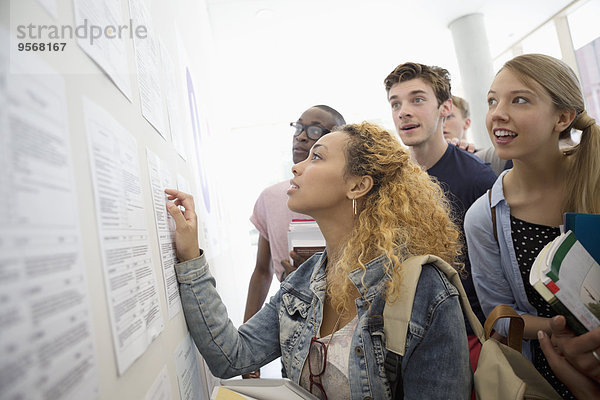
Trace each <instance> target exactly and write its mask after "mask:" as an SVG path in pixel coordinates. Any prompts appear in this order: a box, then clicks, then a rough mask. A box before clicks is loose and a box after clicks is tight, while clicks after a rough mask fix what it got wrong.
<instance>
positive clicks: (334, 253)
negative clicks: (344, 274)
mask: <svg viewBox="0 0 600 400" xmlns="http://www.w3.org/2000/svg"><path fill="white" fill-rule="evenodd" d="M346 214H348V215H346ZM314 218H315V220H316V221H317V224H318V225H319V229H320V230H321V233H322V234H323V237H324V238H325V243H326V248H327V259H328V261H327V263H328V264H329V265H332V264H333V263H335V262H336V261H338V260H339V259H340V258H341V257H342V252H343V250H344V246H345V245H346V243H347V242H348V238H349V237H350V233H351V232H352V228H353V226H354V217H353V216H352V214H351V213H348V212H344V213H343V215H342V216H340V215H336V214H334V213H327V214H326V215H323V216H315V217H314Z"/></svg>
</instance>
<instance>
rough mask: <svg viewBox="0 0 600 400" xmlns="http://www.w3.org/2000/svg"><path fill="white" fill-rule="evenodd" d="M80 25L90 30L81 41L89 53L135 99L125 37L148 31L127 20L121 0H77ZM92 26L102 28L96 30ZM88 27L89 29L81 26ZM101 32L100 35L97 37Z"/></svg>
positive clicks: (81, 44) (78, 27)
mask: <svg viewBox="0 0 600 400" xmlns="http://www.w3.org/2000/svg"><path fill="white" fill-rule="evenodd" d="M74 7H75V23H76V29H80V31H81V32H87V34H86V35H85V37H78V38H77V43H78V44H79V46H80V47H81V48H82V49H83V51H85V52H86V54H87V55H88V56H89V57H90V58H91V59H92V60H94V62H96V64H98V65H99V66H100V68H102V69H103V70H104V72H105V73H106V75H108V76H109V78H110V79H112V81H113V82H114V84H115V85H116V86H117V87H118V88H119V90H120V91H121V92H122V93H123V94H124V95H125V97H127V99H128V100H129V101H131V82H130V80H129V63H128V62H127V53H126V50H125V40H124V39H125V38H126V37H133V36H135V35H141V36H143V35H144V33H143V32H144V31H145V28H144V27H140V29H138V27H137V26H134V25H133V23H132V21H131V20H129V24H127V25H126V24H123V13H122V11H121V1H120V0H104V1H102V2H99V1H95V0H74ZM92 26H94V27H97V28H98V29H100V32H101V33H100V34H99V35H98V34H97V33H98V29H94V30H92V28H91V27H92ZM83 27H86V28H85V29H81V28H83ZM96 36H98V37H96Z"/></svg>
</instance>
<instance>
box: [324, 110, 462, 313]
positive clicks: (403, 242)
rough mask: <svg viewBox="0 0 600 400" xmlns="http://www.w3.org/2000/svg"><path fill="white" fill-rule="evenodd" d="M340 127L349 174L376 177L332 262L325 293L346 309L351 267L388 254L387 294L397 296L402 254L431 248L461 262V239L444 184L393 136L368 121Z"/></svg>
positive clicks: (391, 297)
mask: <svg viewBox="0 0 600 400" xmlns="http://www.w3.org/2000/svg"><path fill="white" fill-rule="evenodd" d="M337 130H338V131H342V132H345V133H346V134H347V135H348V137H349V140H348V144H347V147H346V171H345V174H346V176H364V175H368V176H371V177H372V179H373V187H372V189H371V190H370V191H369V192H368V193H367V194H366V195H365V196H364V197H363V198H362V199H360V203H359V207H358V208H359V210H358V215H357V217H356V218H355V222H354V227H353V229H352V232H351V234H350V239H349V240H348V242H347V243H346V245H345V247H344V249H343V251H342V254H343V255H342V257H341V258H340V260H339V261H337V262H336V263H335V264H333V265H332V266H331V268H330V267H328V285H327V294H328V295H329V298H330V299H331V301H332V304H333V306H334V307H335V309H336V310H337V311H338V312H339V313H343V312H347V311H349V310H348V307H349V305H350V304H352V300H353V297H352V293H353V291H352V283H351V282H350V280H349V279H348V275H349V273H350V271H352V270H354V269H356V268H362V270H363V276H364V273H366V270H367V267H366V263H368V262H369V261H371V260H373V259H374V258H377V257H379V256H385V257H384V260H385V267H384V268H385V274H386V276H388V278H389V280H388V282H387V289H386V298H387V299H388V300H390V301H393V300H395V299H396V298H397V295H398V294H399V287H400V281H401V274H402V268H401V264H402V262H403V261H404V260H406V259H407V258H409V257H411V256H414V255H421V254H433V255H436V256H438V257H440V258H442V259H443V260H445V261H447V262H448V263H450V264H451V265H455V266H458V265H460V264H459V263H458V257H459V256H460V254H461V243H460V240H459V231H458V229H457V227H456V226H455V224H454V223H453V221H452V220H451V218H450V216H449V215H450V214H449V210H450V206H449V203H448V201H447V199H446V197H445V195H444V193H443V191H442V189H441V188H440V186H439V185H438V184H437V183H435V182H434V181H433V180H432V179H431V178H430V177H429V175H428V174H427V173H426V172H425V171H423V170H422V169H421V168H420V167H419V166H418V165H417V164H416V163H414V162H413V161H411V159H410V156H409V153H408V151H407V150H406V149H405V148H404V147H402V145H401V144H400V142H399V141H398V139H396V137H395V136H393V135H392V134H390V133H389V132H387V131H386V130H384V129H383V128H381V127H379V126H377V125H375V124H371V123H368V122H363V123H360V124H348V125H343V126H341V127H339V128H338V129H337ZM459 269H460V268H459ZM363 285H364V282H363Z"/></svg>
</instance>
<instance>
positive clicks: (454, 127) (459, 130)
mask: <svg viewBox="0 0 600 400" xmlns="http://www.w3.org/2000/svg"><path fill="white" fill-rule="evenodd" d="M469 126H471V118H470V117H469V103H467V101H466V100H465V99H463V98H462V97H458V96H452V112H451V113H450V114H449V115H448V116H447V117H446V119H445V120H444V138H445V139H446V140H450V141H451V142H450V143H452V144H454V145H456V144H457V143H458V141H460V140H463V139H464V140H466V139H467V129H469ZM454 140H456V141H457V142H456V143H454V142H453V141H454Z"/></svg>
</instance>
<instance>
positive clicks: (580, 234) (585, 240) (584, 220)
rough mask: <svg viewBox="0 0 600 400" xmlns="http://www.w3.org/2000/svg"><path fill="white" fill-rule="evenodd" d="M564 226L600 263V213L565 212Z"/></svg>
mask: <svg viewBox="0 0 600 400" xmlns="http://www.w3.org/2000/svg"><path fill="white" fill-rule="evenodd" d="M564 226H565V229H564V230H565V232H566V231H572V232H573V233H574V234H575V237H576V238H577V240H579V242H580V243H581V244H582V245H583V247H585V249H586V250H587V252H588V253H590V255H591V256H592V257H593V258H594V260H596V262H597V263H598V264H600V214H584V213H565V214H564Z"/></svg>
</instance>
